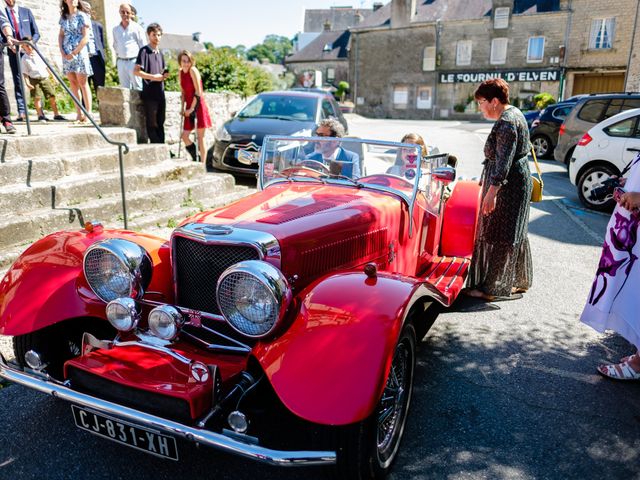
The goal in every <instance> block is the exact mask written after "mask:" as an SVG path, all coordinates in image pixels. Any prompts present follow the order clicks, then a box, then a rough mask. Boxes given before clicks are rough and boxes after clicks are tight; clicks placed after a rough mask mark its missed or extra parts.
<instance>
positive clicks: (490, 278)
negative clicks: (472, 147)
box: [465, 78, 533, 301]
mask: <svg viewBox="0 0 640 480" xmlns="http://www.w3.org/2000/svg"><path fill="white" fill-rule="evenodd" d="M475 98H476V101H477V102H478V107H479V108H480V111H481V112H482V114H483V115H484V117H485V118H486V119H488V120H495V121H496V122H495V124H494V125H493V128H492V129H491V133H490V134H489V137H488V138H487V141H486V143H485V146H484V155H485V161H484V169H483V171H482V178H481V184H482V200H481V206H480V213H479V218H478V227H477V233H476V243H475V248H474V251H473V258H472V261H471V268H470V271H469V278H468V285H469V288H468V289H466V290H465V293H466V294H467V295H470V296H472V297H478V298H484V299H485V300H489V301H492V300H495V299H497V298H498V297H501V298H503V299H504V298H511V299H513V298H520V297H521V294H522V293H524V292H526V291H527V289H529V287H530V286H531V281H532V277H533V265H532V261H531V250H530V248H529V239H528V224H529V202H530V199H531V189H532V188H533V186H532V183H531V173H530V171H529V164H528V153H529V150H530V143H529V130H528V128H527V121H526V120H525V118H524V115H523V114H522V112H521V111H520V110H518V109H517V108H516V107H514V106H512V105H509V85H508V84H507V82H505V81H504V80H502V79H500V78H497V79H491V80H487V81H485V82H482V83H481V84H480V86H479V87H478V89H477V90H476V92H475Z"/></svg>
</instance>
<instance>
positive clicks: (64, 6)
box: [60, 0, 87, 18]
mask: <svg viewBox="0 0 640 480" xmlns="http://www.w3.org/2000/svg"><path fill="white" fill-rule="evenodd" d="M82 3H83V2H78V11H79V12H84V13H87V12H86V10H85V9H84V7H83V6H82ZM69 13H70V12H69V7H68V6H67V2H65V0H61V2H60V15H61V16H62V18H68V17H69Z"/></svg>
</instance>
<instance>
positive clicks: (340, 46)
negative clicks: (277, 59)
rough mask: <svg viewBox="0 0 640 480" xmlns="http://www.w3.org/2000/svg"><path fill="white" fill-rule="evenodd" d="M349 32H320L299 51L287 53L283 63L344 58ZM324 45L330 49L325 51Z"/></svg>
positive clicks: (345, 57) (346, 56)
mask: <svg viewBox="0 0 640 480" xmlns="http://www.w3.org/2000/svg"><path fill="white" fill-rule="evenodd" d="M349 37H350V33H349V31H348V30H342V31H329V32H322V33H321V34H320V35H318V37H317V38H316V39H315V40H313V41H311V42H310V43H309V44H308V45H307V46H306V47H304V48H303V49H302V50H300V51H299V52H296V53H294V54H293V55H289V56H288V57H287V58H286V59H285V63H291V62H316V61H319V60H346V59H347V58H348V53H349V52H348V50H347V48H348V46H349ZM325 45H329V47H330V48H331V50H328V51H325V50H324V48H325Z"/></svg>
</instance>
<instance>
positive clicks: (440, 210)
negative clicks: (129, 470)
mask: <svg viewBox="0 0 640 480" xmlns="http://www.w3.org/2000/svg"><path fill="white" fill-rule="evenodd" d="M420 158H421V152H420V147H418V146H416V145H411V144H399V143H388V142H375V141H368V140H367V141H364V140H357V139H340V141H338V140H336V139H331V138H330V139H327V138H299V137H268V138H267V139H266V140H265V144H264V148H263V151H262V158H261V159H260V171H259V178H258V183H259V187H260V189H259V192H257V193H255V194H253V195H251V196H248V197H246V198H244V199H242V200H240V201H238V202H236V203H234V204H231V205H229V206H226V207H223V208H219V209H217V210H213V211H207V212H203V213H199V214H197V215H195V216H193V217H191V218H189V219H187V220H185V221H184V222H183V223H182V224H181V225H180V226H179V227H178V228H176V229H175V230H174V231H173V233H172V235H171V238H170V239H169V240H168V241H167V240H165V239H162V238H158V237H154V236H149V235H141V234H137V233H134V232H131V231H124V230H109V229H105V228H103V227H102V226H101V225H100V224H87V225H86V228H85V229H84V230H81V231H67V232H59V233H55V234H52V235H49V236H47V237H45V238H43V239H42V240H40V241H38V242H36V243H35V244H33V245H32V246H31V247H30V248H28V249H27V250H26V251H25V252H24V254H23V255H22V256H21V257H20V258H19V259H18V260H17V261H16V262H15V264H14V265H13V266H12V268H11V269H10V270H9V271H8V273H7V274H6V276H5V277H4V278H3V279H2V281H1V283H0V334H3V335H11V336H13V345H14V352H15V358H14V359H5V358H1V357H0V377H3V378H5V379H6V380H9V381H11V382H14V383H17V384H21V385H24V386H26V387H29V388H32V389H35V390H38V391H41V392H44V393H48V394H50V395H54V396H56V397H58V398H61V399H64V400H68V401H69V402H70V404H71V405H70V406H71V409H70V412H69V420H71V419H72V418H73V420H74V421H75V424H76V425H77V426H78V427H79V428H80V429H82V430H85V431H87V432H90V433H93V434H95V435H99V436H102V437H104V438H106V439H110V440H113V441H115V442H118V443H121V444H123V445H127V446H130V447H134V448H137V449H139V450H143V451H145V452H148V453H151V454H154V455H157V456H159V457H163V458H169V459H174V460H178V458H179V450H180V449H181V448H188V444H186V445H185V442H177V441H176V440H177V439H183V440H188V441H191V442H195V443H197V444H199V445H205V446H210V447H213V448H217V449H220V450H222V451H225V452H229V453H233V454H237V455H241V456H244V457H247V458H251V459H254V460H257V461H260V462H264V463H267V464H271V465H280V466H295V465H330V466H332V468H333V471H334V473H335V476H336V477H338V478H345V479H357V478H383V477H384V476H385V475H386V474H387V473H388V471H389V469H390V467H391V464H392V462H393V460H394V458H395V457H396V454H397V452H398V448H399V445H400V441H401V438H402V435H403V430H404V426H405V423H406V420H407V415H408V411H409V405H410V401H411V394H412V386H413V377H414V366H415V361H416V344H417V343H418V342H419V340H420V339H421V338H422V336H423V335H424V334H425V333H426V331H427V329H428V327H429V326H430V325H429V323H430V322H432V320H433V318H435V317H434V315H432V314H431V312H433V310H434V309H435V308H439V307H440V306H445V307H446V306H449V305H451V303H452V302H453V301H454V300H455V298H456V296H457V295H458V293H459V292H460V289H461V288H462V286H463V284H464V282H465V278H466V275H467V271H468V267H469V262H470V257H471V254H472V251H473V242H474V235H475V226H476V218H477V214H478V204H479V187H478V185H477V183H475V182H466V181H458V182H457V183H456V184H455V187H454V188H453V192H452V194H451V196H450V198H449V199H448V200H446V201H445V200H444V199H443V197H442V192H443V188H444V186H445V184H447V183H448V182H451V181H452V180H454V178H455V170H454V169H453V168H451V167H449V166H447V155H446V154H443V155H434V156H430V157H427V158H426V159H423V160H421V161H419V160H418V159H420Z"/></svg>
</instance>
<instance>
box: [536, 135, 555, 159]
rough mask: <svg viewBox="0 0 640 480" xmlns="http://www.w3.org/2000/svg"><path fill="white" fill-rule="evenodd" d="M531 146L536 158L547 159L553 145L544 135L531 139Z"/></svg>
mask: <svg viewBox="0 0 640 480" xmlns="http://www.w3.org/2000/svg"><path fill="white" fill-rule="evenodd" d="M531 144H532V145H533V149H534V150H535V152H536V156H537V157H538V158H547V157H548V156H549V155H550V154H551V152H553V143H551V139H550V138H549V137H547V136H546V135H542V134H540V135H534V136H533V137H531Z"/></svg>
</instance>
